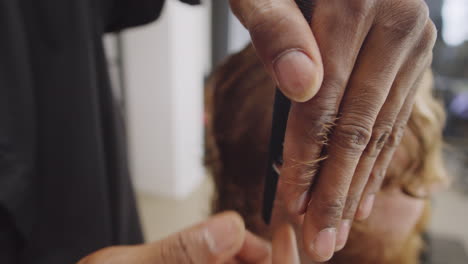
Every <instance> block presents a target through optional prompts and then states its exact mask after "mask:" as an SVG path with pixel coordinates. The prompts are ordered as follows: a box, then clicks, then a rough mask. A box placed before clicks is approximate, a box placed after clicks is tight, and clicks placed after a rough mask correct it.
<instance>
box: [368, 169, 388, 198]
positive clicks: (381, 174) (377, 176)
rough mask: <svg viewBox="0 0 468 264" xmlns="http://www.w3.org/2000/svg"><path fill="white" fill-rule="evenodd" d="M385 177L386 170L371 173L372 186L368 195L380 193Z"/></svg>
mask: <svg viewBox="0 0 468 264" xmlns="http://www.w3.org/2000/svg"><path fill="white" fill-rule="evenodd" d="M385 175H386V172H385V170H377V171H373V172H372V173H371V178H370V185H369V188H368V191H367V194H368V195H372V194H375V193H377V192H378V191H379V189H380V186H381V185H382V183H383V181H384V179H385Z"/></svg>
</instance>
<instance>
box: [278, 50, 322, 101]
mask: <svg viewBox="0 0 468 264" xmlns="http://www.w3.org/2000/svg"><path fill="white" fill-rule="evenodd" d="M273 68H274V70H275V75H276V81H277V82H278V85H279V87H280V88H281V89H282V90H283V91H284V92H285V93H286V95H287V96H289V97H291V99H293V100H295V101H298V102H304V101H306V100H308V99H309V98H310V97H312V96H313V95H315V93H316V90H317V88H316V87H314V84H315V82H316V80H315V76H316V73H315V72H316V71H317V67H316V66H315V64H314V63H313V62H312V60H311V59H310V58H309V56H307V55H306V54H305V53H304V52H302V51H300V50H297V49H293V50H289V51H286V52H284V53H282V54H281V55H279V56H278V58H276V59H275V61H274V63H273Z"/></svg>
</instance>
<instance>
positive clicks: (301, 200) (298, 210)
mask: <svg viewBox="0 0 468 264" xmlns="http://www.w3.org/2000/svg"><path fill="white" fill-rule="evenodd" d="M307 197H308V192H304V193H303V194H301V195H300V196H299V197H298V198H297V200H295V201H292V202H291V205H290V210H291V212H292V213H294V214H303V213H304V212H305V210H306V208H307Z"/></svg>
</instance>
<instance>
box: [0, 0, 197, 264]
mask: <svg viewBox="0 0 468 264" xmlns="http://www.w3.org/2000/svg"><path fill="white" fill-rule="evenodd" d="M184 2H189V3H192V4H195V2H197V1H194V0H185V1H184ZM162 5H163V0H0V263H1V264H10V263H11V264H16V263H27V264H29V263H34V264H39V263H41V264H42V263H44V264H55V263H57V264H58V263H60V264H64V263H74V262H76V261H77V260H78V259H79V258H82V257H83V256H85V255H87V254H89V253H91V252H93V251H95V250H97V249H100V248H103V247H106V246H110V245H116V244H134V243H139V242H142V235H141V230H140V226H139V219H138V214H137V211H136V207H135V199H134V195H133V190H132V186H131V183H130V179H129V173H128V168H127V157H126V149H125V139H124V134H123V132H124V129H123V128H124V127H123V123H122V119H121V118H120V113H119V109H118V107H117V106H116V104H115V103H114V100H113V95H112V93H111V89H110V84H109V78H108V74H107V69H106V60H105V57H104V51H103V44H102V42H101V37H102V35H103V34H104V33H105V32H108V31H115V30H120V29H123V28H125V27H130V26H136V25H140V24H144V23H147V22H150V21H153V20H154V19H156V18H157V17H158V15H159V13H160V11H161V8H162Z"/></svg>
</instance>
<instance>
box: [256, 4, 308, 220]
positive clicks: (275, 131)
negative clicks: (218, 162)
mask: <svg viewBox="0 0 468 264" xmlns="http://www.w3.org/2000/svg"><path fill="white" fill-rule="evenodd" d="M296 4H297V6H298V7H299V9H300V10H301V12H302V14H303V15H304V18H305V19H306V20H307V23H310V20H311V18H312V8H313V2H312V0H296ZM290 107H291V101H289V99H288V98H287V97H286V96H285V95H284V94H283V93H282V92H281V91H280V90H279V89H278V87H277V88H276V93H275V102H274V105H273V120H272V124H271V135H270V146H269V155H268V163H267V172H266V178H265V186H264V191H263V210H262V216H263V221H265V223H266V224H270V221H271V214H272V212H273V204H274V202H275V196H276V187H277V185H278V177H279V175H278V172H277V170H276V169H275V167H274V165H276V164H283V142H284V134H285V133H286V124H287V122H288V115H289V109H290Z"/></svg>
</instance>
